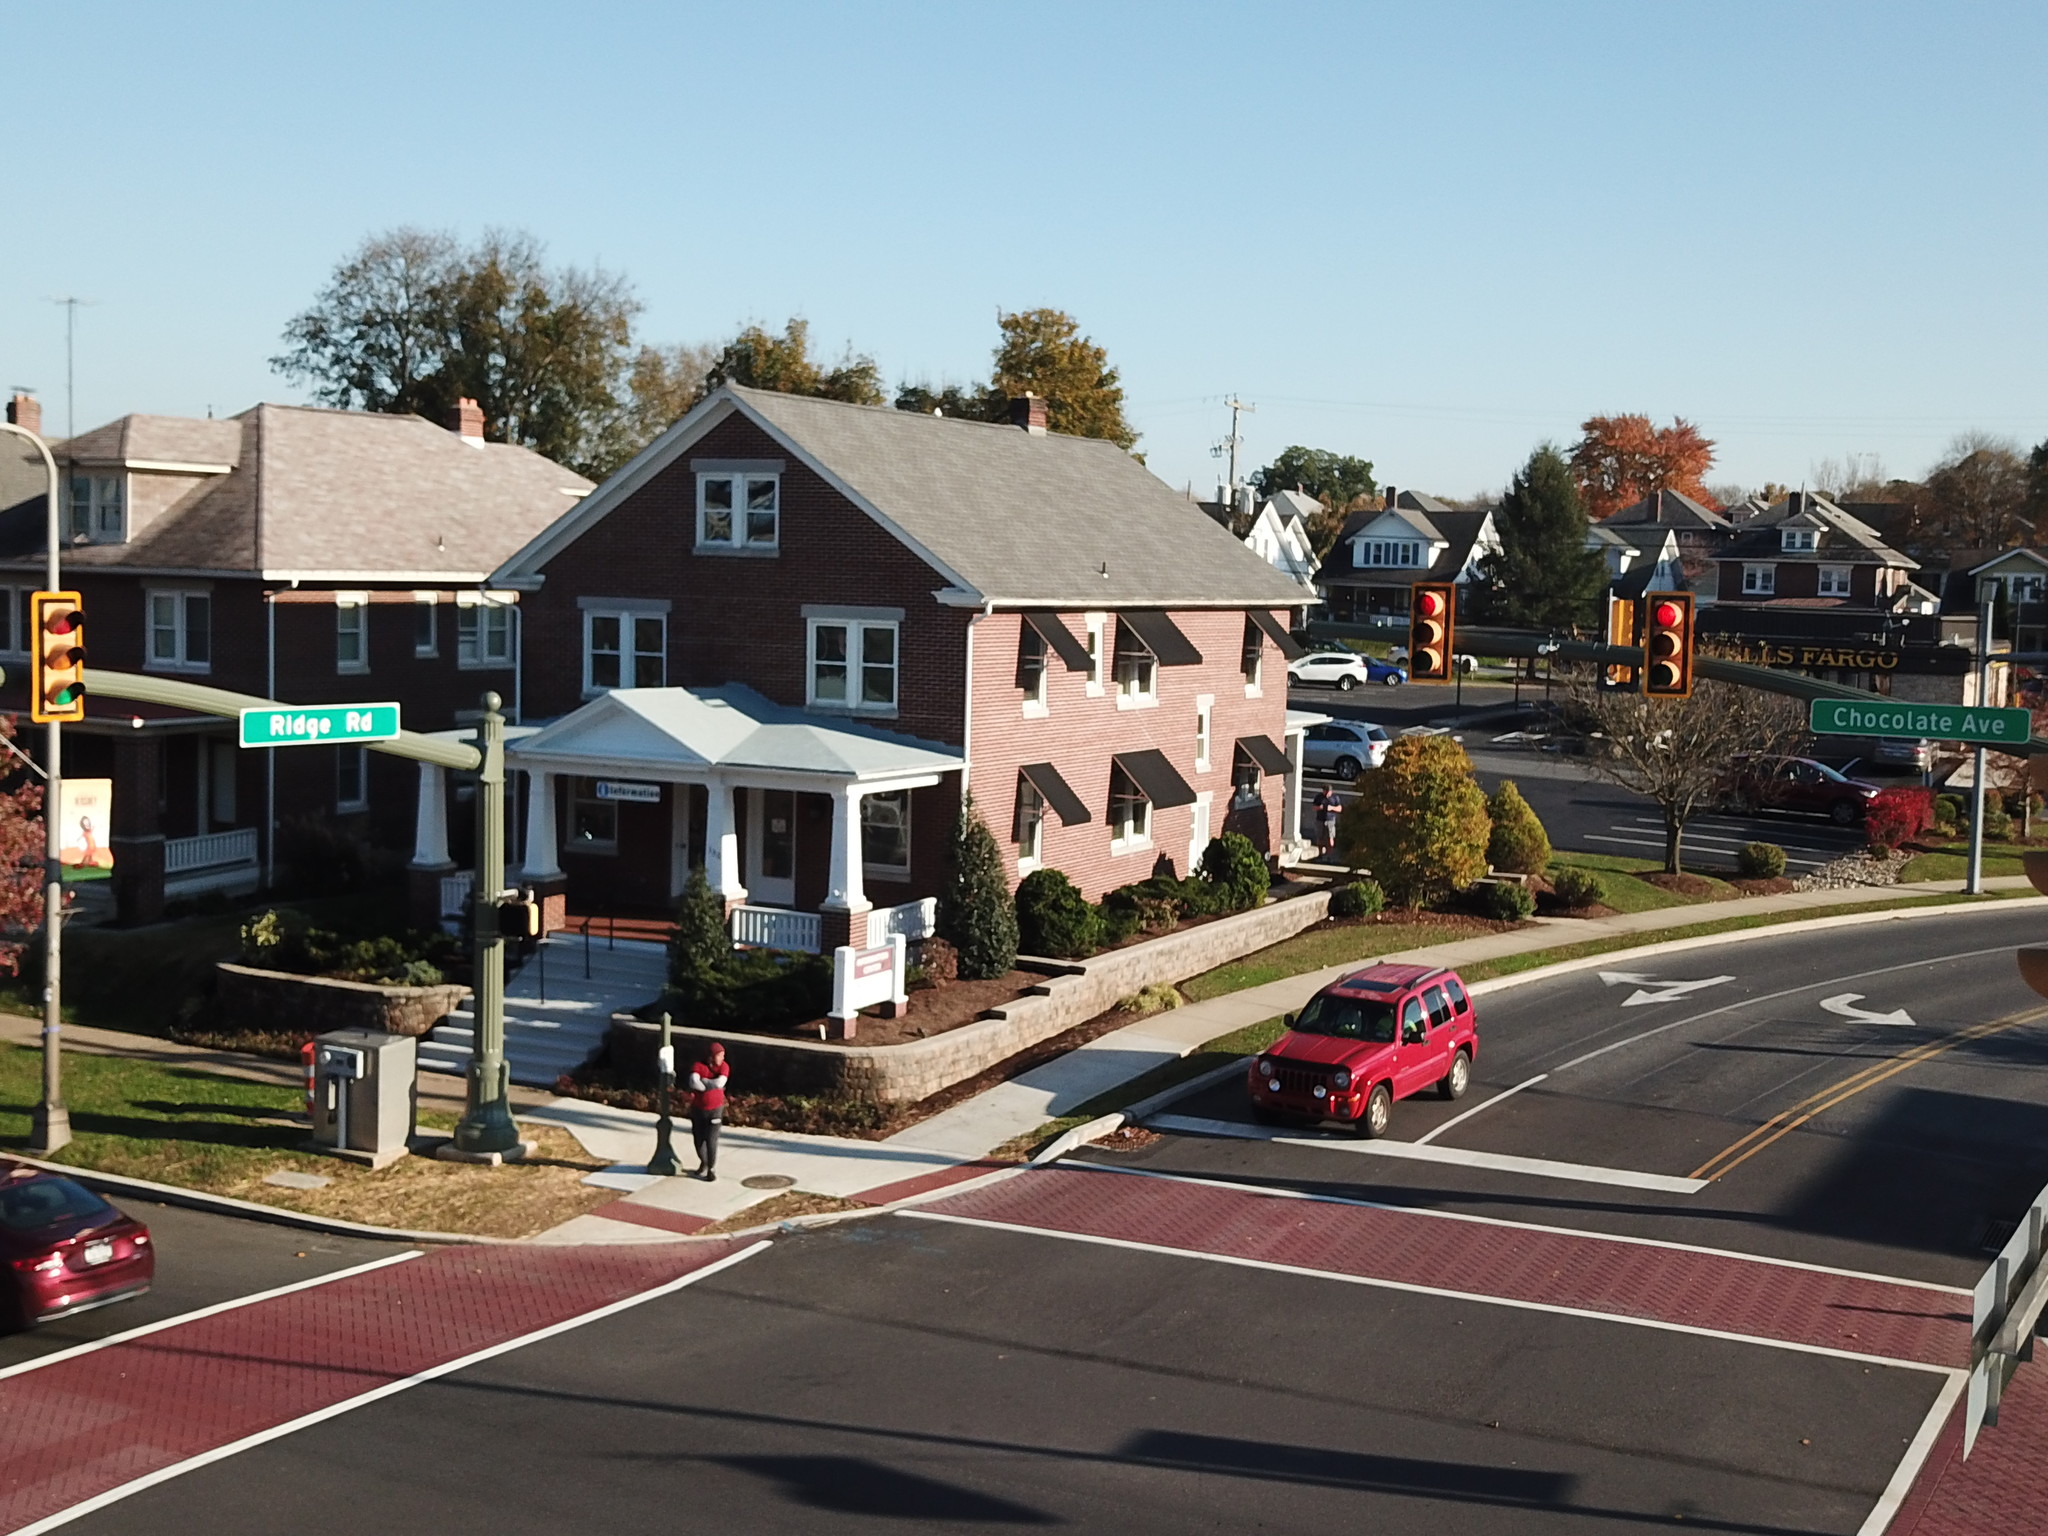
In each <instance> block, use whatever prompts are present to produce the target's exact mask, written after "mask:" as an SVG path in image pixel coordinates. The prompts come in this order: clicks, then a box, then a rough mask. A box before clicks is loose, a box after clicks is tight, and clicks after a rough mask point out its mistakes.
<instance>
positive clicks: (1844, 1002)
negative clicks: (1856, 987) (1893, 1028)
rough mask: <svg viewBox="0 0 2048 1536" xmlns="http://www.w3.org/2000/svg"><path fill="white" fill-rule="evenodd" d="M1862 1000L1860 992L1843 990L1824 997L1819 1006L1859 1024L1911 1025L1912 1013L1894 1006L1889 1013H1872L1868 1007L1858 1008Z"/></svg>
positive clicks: (1906, 1026)
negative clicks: (1836, 994)
mask: <svg viewBox="0 0 2048 1536" xmlns="http://www.w3.org/2000/svg"><path fill="white" fill-rule="evenodd" d="M1862 1001H1863V994H1862V993H1861V992H1844V993H1842V995H1841V996H1839V997H1824V998H1822V999H1821V1000H1820V1005H1821V1007H1823V1008H1825V1009H1827V1011H1828V1012H1829V1013H1838V1014H1840V1015H1841V1016H1842V1017H1843V1018H1845V1019H1854V1020H1855V1021H1856V1022H1857V1023H1859V1024H1899V1025H1903V1026H1904V1027H1905V1028H1907V1029H1911V1028H1912V1027H1913V1015H1911V1014H1910V1013H1908V1012H1906V1010H1905V1009H1903V1008H1894V1009H1893V1010H1892V1011H1891V1012H1890V1013H1872V1012H1871V1011H1870V1010H1869V1009H1868V1008H1858V1007H1857V1006H1856V1005H1857V1004H1858V1003H1860V1002H1862Z"/></svg>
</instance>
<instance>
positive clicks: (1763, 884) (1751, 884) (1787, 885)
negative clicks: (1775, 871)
mask: <svg viewBox="0 0 2048 1536" xmlns="http://www.w3.org/2000/svg"><path fill="white" fill-rule="evenodd" d="M1728 883H1729V884H1730V885H1732V886H1734V887H1735V889H1736V890H1738V891H1740V892H1742V894H1743V895H1745V896H1782V895H1784V894H1785V893H1786V892H1787V891H1789V890H1791V889H1793V885H1792V882H1791V881H1790V880H1788V879H1787V878H1786V877H1785V876H1783V875H1779V876H1777V877H1776V878H1775V879H1771V880H1744V879H1741V878H1739V877H1736V876H1733V875H1731V876H1729V877H1728Z"/></svg>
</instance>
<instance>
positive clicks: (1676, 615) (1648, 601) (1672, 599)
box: [1642, 592, 1692, 699]
mask: <svg viewBox="0 0 2048 1536" xmlns="http://www.w3.org/2000/svg"><path fill="white" fill-rule="evenodd" d="M1642 628H1643V692H1644V693H1645V694H1647V695H1649V697H1651V698H1653V699H1683V698H1689V697H1690V696H1691V695H1692V594H1691V593H1690V592H1646V593H1644V594H1643V624H1642Z"/></svg>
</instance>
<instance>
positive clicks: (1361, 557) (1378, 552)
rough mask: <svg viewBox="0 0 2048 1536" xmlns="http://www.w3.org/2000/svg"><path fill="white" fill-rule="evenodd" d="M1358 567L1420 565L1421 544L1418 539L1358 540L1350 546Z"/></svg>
mask: <svg viewBox="0 0 2048 1536" xmlns="http://www.w3.org/2000/svg"><path fill="white" fill-rule="evenodd" d="M1352 549H1353V550H1354V551H1355V552H1356V554H1357V559H1356V561H1355V563H1356V564H1358V565H1362V566H1364V565H1396V566H1416V565H1420V564H1422V543H1421V541H1420V540H1418V539H1360V540H1359V541H1358V542H1357V543H1355V544H1354V545H1352Z"/></svg>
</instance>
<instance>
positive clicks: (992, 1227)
mask: <svg viewBox="0 0 2048 1536" xmlns="http://www.w3.org/2000/svg"><path fill="white" fill-rule="evenodd" d="M896 1214H897V1215H899V1216H907V1217H910V1218H911V1219H912V1220H915V1221H944V1222H950V1223H952V1224H953V1225H954V1226H960V1227H983V1228H986V1229H988V1230H989V1231H992V1232H1029V1233H1031V1234H1033V1235H1034V1236H1038V1237H1056V1238H1061V1239H1063V1240H1065V1241H1067V1242H1070V1243H1093V1244H1095V1245H1096V1246H1098V1247H1103V1248H1124V1249H1128V1250H1130V1251H1131V1252H1133V1253H1152V1254H1158V1255H1160V1256H1162V1257H1165V1258H1174V1259H1201V1260H1206V1261H1207V1262H1209V1263H1211V1264H1229V1265H1232V1266H1234V1267H1236V1268H1239V1269H1263V1270H1269V1271H1271V1272H1272V1273H1274V1274H1281V1275H1300V1276H1302V1277H1304V1278H1306V1279H1311V1280H1335V1281H1337V1282H1339V1283H1341V1284H1344V1285H1365V1286H1371V1287H1373V1288H1374V1289H1376V1290H1385V1291H1405V1292H1407V1293H1408V1294H1409V1295H1411V1296H1436V1297H1442V1298H1446V1299H1449V1300H1453V1301H1472V1302H1477V1303H1479V1304H1480V1305H1481V1306H1488V1307H1511V1308H1513V1309H1515V1310H1517V1311H1521V1312H1547V1313H1549V1314H1551V1315H1552V1316H1554V1317H1579V1318H1587V1319H1590V1320H1592V1321H1594V1322H1603V1323H1619V1324H1621V1325H1622V1326H1623V1327H1625V1328H1654V1329H1657V1330H1658V1331H1660V1332H1663V1333H1685V1334H1691V1335H1692V1336H1693V1337H1694V1338H1701V1339H1720V1340H1722V1341H1724V1342H1726V1343H1730V1344H1755V1345H1760V1346H1762V1347H1763V1348H1765V1349H1783V1350H1790V1351H1791V1352H1792V1353H1794V1354H1800V1355H1820V1356H1823V1357H1825V1358H1827V1359H1830V1360H1853V1361H1855V1362H1856V1363H1857V1364H1859V1365H1886V1366H1893V1367H1896V1368H1897V1369H1899V1370H1902V1371H1924V1372H1926V1373H1927V1374H1929V1375H1933V1376H1941V1377H1945V1378H1947V1379H1949V1380H1951V1381H1955V1380H1960V1379H1962V1377H1963V1376H1964V1374H1965V1373H1964V1372H1962V1371H1959V1370H1957V1369H1956V1368H1955V1367H1954V1366H1952V1365H1929V1364H1927V1363H1926V1362H1924V1361H1920V1360H1899V1359H1895V1358H1893V1357H1892V1356H1890V1355H1869V1354H1863V1353H1861V1352H1859V1351H1857V1350H1853V1349H1835V1348H1833V1347H1832V1346H1830V1345H1827V1344H1803V1343H1800V1342H1798V1341H1796V1340H1792V1339H1771V1338H1764V1337H1762V1336H1761V1335H1758V1334H1753V1333H1731V1332H1729V1331H1727V1330H1725V1329H1721V1328H1702V1327H1699V1326H1698V1325H1697V1324H1694V1323H1674V1322H1668V1321H1666V1320H1665V1319H1663V1318H1657V1317H1632V1316H1629V1315H1628V1314H1626V1313H1622V1312H1600V1311H1596V1310H1594V1309H1592V1308H1589V1307H1567V1306H1562V1305H1559V1304H1558V1303H1556V1302H1549V1301H1524V1300H1522V1299H1521V1298H1519V1297H1514V1296H1488V1295H1486V1294H1485V1293H1484V1292H1480V1291H1457V1290H1450V1289H1448V1288H1446V1287H1443V1286H1436V1285H1416V1284H1414V1283H1413V1282H1411V1281H1407V1280H1385V1279H1381V1278H1379V1277H1378V1276H1375V1275H1348V1274H1345V1273H1343V1272H1342V1271H1341V1270H1332V1269H1310V1268H1308V1267H1307V1266H1306V1265H1301V1264H1280V1263H1276V1262H1274V1261H1273V1260H1271V1259H1251V1258H1242V1257H1240V1256H1239V1255H1237V1254H1232V1253H1207V1252H1204V1251H1202V1250H1200V1249H1194V1248H1172V1247H1168V1246H1166V1245H1165V1244H1163V1243H1141V1242H1138V1241H1137V1240H1136V1239H1134V1238H1128V1237H1099V1236H1097V1235H1095V1234H1094V1233H1092V1232H1064V1231H1061V1230H1060V1229H1059V1228H1057V1227H1034V1226H1031V1225H1029V1224H1028V1223H1024V1222H1015V1221H989V1220H987V1219H986V1218H984V1217H980V1216H954V1215H951V1214H950V1213H948V1212H945V1211H898V1212H897V1213H896ZM36 1529H37V1527H33V1526H29V1527H24V1528H23V1530H22V1532H20V1533H19V1536H30V1533H32V1532H33V1531H34V1530H36Z"/></svg>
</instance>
